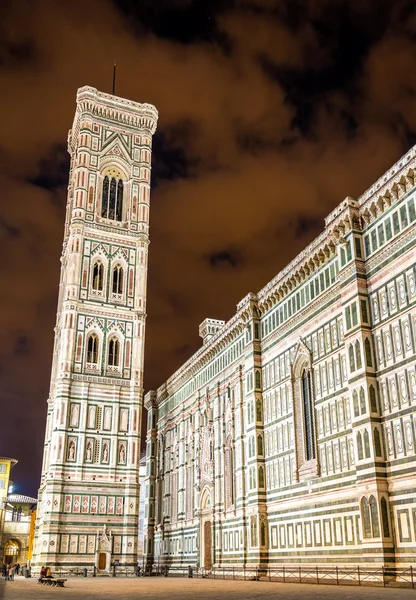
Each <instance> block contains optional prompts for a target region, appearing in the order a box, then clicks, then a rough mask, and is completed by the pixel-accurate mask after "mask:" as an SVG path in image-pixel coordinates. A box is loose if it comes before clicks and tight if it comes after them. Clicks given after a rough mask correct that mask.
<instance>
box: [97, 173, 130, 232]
mask: <svg viewBox="0 0 416 600" xmlns="http://www.w3.org/2000/svg"><path fill="white" fill-rule="evenodd" d="M123 191H124V187H123V180H122V179H121V178H116V177H111V178H110V177H109V176H108V175H106V176H105V177H104V180H103V187H102V202H101V216H102V217H103V218H104V219H109V220H112V221H122V219H123Z"/></svg>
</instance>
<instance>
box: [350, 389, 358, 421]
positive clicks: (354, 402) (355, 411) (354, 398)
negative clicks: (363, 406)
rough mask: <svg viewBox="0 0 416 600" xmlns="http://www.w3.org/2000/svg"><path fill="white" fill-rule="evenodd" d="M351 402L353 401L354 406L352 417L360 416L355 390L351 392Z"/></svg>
mask: <svg viewBox="0 0 416 600" xmlns="http://www.w3.org/2000/svg"><path fill="white" fill-rule="evenodd" d="M352 403H353V407H354V417H359V416H360V408H359V406H358V392H357V390H354V391H353V393H352Z"/></svg>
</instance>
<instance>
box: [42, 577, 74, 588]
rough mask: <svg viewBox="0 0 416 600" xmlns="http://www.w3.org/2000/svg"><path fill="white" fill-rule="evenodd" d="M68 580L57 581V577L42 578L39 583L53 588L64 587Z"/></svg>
mask: <svg viewBox="0 0 416 600" xmlns="http://www.w3.org/2000/svg"><path fill="white" fill-rule="evenodd" d="M65 581H67V580H66V579H56V578H55V577H42V579H41V580H40V582H39V583H41V584H42V585H51V586H52V587H64V583H65Z"/></svg>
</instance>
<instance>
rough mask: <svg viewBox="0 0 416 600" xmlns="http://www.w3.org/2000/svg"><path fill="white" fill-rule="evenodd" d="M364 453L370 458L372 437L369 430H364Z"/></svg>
mask: <svg viewBox="0 0 416 600" xmlns="http://www.w3.org/2000/svg"><path fill="white" fill-rule="evenodd" d="M364 454H365V457H366V458H370V438H369V435H368V431H367V430H365V431H364Z"/></svg>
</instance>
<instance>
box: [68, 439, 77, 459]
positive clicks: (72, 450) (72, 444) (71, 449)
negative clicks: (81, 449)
mask: <svg viewBox="0 0 416 600" xmlns="http://www.w3.org/2000/svg"><path fill="white" fill-rule="evenodd" d="M68 460H75V442H74V440H71V441H70V442H69V447H68Z"/></svg>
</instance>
